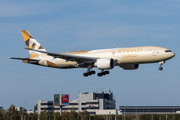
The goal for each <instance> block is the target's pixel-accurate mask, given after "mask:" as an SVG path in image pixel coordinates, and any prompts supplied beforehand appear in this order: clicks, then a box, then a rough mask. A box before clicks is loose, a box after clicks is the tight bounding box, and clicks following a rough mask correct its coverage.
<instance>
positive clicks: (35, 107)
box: [34, 104, 38, 112]
mask: <svg viewBox="0 0 180 120" xmlns="http://www.w3.org/2000/svg"><path fill="white" fill-rule="evenodd" d="M37 108H38V104H36V105H35V106H34V112H36V110H37Z"/></svg>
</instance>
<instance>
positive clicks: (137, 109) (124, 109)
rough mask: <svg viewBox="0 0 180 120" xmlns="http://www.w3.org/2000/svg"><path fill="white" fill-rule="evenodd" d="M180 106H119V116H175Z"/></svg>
mask: <svg viewBox="0 0 180 120" xmlns="http://www.w3.org/2000/svg"><path fill="white" fill-rule="evenodd" d="M173 113H180V106H119V114H173Z"/></svg>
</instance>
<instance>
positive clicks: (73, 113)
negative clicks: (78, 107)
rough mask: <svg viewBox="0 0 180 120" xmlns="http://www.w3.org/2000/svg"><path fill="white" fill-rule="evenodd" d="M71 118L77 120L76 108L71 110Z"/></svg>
mask: <svg viewBox="0 0 180 120" xmlns="http://www.w3.org/2000/svg"><path fill="white" fill-rule="evenodd" d="M69 118H70V120H75V119H76V118H77V112H76V111H75V109H74V108H72V109H71V111H70V113H69Z"/></svg>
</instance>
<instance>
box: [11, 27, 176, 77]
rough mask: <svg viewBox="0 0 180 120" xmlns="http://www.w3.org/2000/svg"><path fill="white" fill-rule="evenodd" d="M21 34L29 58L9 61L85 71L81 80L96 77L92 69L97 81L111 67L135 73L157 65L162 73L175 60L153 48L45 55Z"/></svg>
mask: <svg viewBox="0 0 180 120" xmlns="http://www.w3.org/2000/svg"><path fill="white" fill-rule="evenodd" d="M21 33H22V36H23V38H24V41H25V43H26V46H27V48H25V49H27V50H28V51H29V53H30V57H28V58H16V57H11V58H10V59H17V60H22V62H24V63H30V64H34V65H40V66H46V67H53V68H60V69H70V68H87V72H85V73H83V76H84V77H87V76H90V75H92V74H95V73H96V72H95V71H94V70H91V69H92V68H98V69H99V70H101V72H99V73H98V74H97V76H99V77H101V76H103V75H106V74H109V73H110V72H109V70H110V69H113V68H114V67H115V66H119V67H121V68H123V69H124V70H136V69H138V68H139V64H146V63H158V62H159V64H160V66H159V70H163V68H162V65H163V64H164V63H165V61H167V60H169V59H171V58H173V57H174V56H175V54H174V53H173V52H172V51H171V50H170V49H167V48H163V47H156V46H144V47H129V48H115V49H98V50H83V51H71V52H60V53H52V52H47V51H46V50H45V49H44V48H43V47H42V45H41V44H40V43H39V42H38V41H37V40H36V39H35V38H34V37H33V36H32V35H31V34H30V33H29V32H28V31H27V30H21Z"/></svg>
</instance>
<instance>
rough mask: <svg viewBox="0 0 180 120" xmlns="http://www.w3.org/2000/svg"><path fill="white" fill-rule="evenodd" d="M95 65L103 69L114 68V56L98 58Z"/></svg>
mask: <svg viewBox="0 0 180 120" xmlns="http://www.w3.org/2000/svg"><path fill="white" fill-rule="evenodd" d="M94 66H95V67H97V68H98V69H103V70H105V69H113V68H114V60H113V59H112V58H102V59H97V61H96V63H95V64H94Z"/></svg>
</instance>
